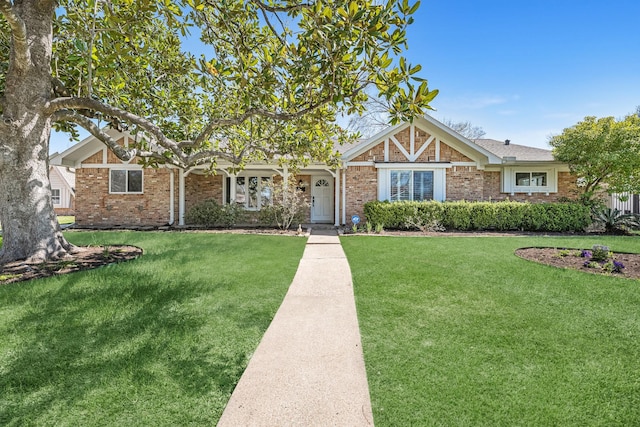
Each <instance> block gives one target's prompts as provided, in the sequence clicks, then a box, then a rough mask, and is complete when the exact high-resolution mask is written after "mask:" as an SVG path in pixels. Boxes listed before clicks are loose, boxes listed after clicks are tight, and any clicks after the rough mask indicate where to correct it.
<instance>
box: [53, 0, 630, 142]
mask: <svg viewBox="0 0 640 427" xmlns="http://www.w3.org/2000/svg"><path fill="white" fill-rule="evenodd" d="M411 3H413V2H411ZM414 18H415V22H414V24H413V25H412V26H411V27H410V28H409V32H408V42H409V49H408V50H407V51H406V52H405V56H406V57H407V59H408V60H409V62H410V63H412V64H413V65H416V64H421V65H422V67H423V68H422V71H421V72H420V74H419V75H420V77H424V78H426V79H428V81H429V87H430V88H431V89H438V90H439V91H440V93H439V95H438V96H437V97H436V98H435V100H434V101H433V103H432V107H434V108H435V110H436V111H435V112H432V114H431V115H432V116H433V117H435V118H436V119H439V120H452V121H454V122H459V121H469V122H471V123H472V124H473V125H475V126H480V127H481V128H482V129H483V130H484V131H485V132H486V136H485V137H486V138H493V139H497V140H501V141H502V140H505V139H509V140H511V142H512V143H514V144H522V145H528V146H532V147H539V148H549V145H548V140H549V138H550V137H551V136H553V135H557V134H560V133H562V130H563V129H565V128H567V127H571V126H573V125H575V124H576V123H578V122H579V121H580V120H582V119H583V118H584V117H585V116H597V117H606V116H613V117H617V118H621V117H624V116H625V115H627V114H630V113H632V112H633V111H635V109H636V106H638V105H640V1H638V0H609V1H608V2H605V1H600V0H598V1H596V0H555V1H549V0H537V1H531V0H529V1H526V0H484V1H481V0H423V1H422V3H421V5H420V8H419V9H418V11H417V12H416V14H415V15H414ZM83 136H86V133H83ZM72 144H73V143H72V142H69V138H68V136H66V135H64V134H54V135H52V138H51V148H50V152H51V153H53V152H56V151H58V152H61V151H64V150H66V149H67V148H69V147H70V146H71V145H72Z"/></svg>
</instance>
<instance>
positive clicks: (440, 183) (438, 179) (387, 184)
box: [378, 163, 447, 202]
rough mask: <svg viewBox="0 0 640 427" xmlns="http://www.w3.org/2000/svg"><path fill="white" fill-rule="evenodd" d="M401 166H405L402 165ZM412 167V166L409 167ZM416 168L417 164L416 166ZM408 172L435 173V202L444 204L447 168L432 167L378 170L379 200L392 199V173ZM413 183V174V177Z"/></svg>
mask: <svg viewBox="0 0 640 427" xmlns="http://www.w3.org/2000/svg"><path fill="white" fill-rule="evenodd" d="M401 165H404V164H403V163H401ZM409 166H411V165H409ZM414 166H415V164H414ZM392 170H396V171H397V170H408V171H411V172H433V200H437V201H440V202H443V201H445V200H446V199H447V173H446V168H432V167H428V166H426V167H400V168H379V169H378V200H390V199H391V171H392ZM411 181H412V182H413V174H412V176H411Z"/></svg>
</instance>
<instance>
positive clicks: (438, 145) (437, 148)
mask: <svg viewBox="0 0 640 427" xmlns="http://www.w3.org/2000/svg"><path fill="white" fill-rule="evenodd" d="M439 161H440V138H436V162H439Z"/></svg>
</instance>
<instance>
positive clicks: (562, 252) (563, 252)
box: [557, 249, 571, 258]
mask: <svg viewBox="0 0 640 427" xmlns="http://www.w3.org/2000/svg"><path fill="white" fill-rule="evenodd" d="M569 255H571V250H570V249H561V250H560V251H559V252H558V253H557V256H559V257H560V258H564V257H567V256H569Z"/></svg>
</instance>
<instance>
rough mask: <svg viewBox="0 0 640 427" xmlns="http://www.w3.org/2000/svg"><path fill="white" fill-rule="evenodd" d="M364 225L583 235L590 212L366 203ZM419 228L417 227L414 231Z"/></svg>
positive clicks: (569, 206)
mask: <svg viewBox="0 0 640 427" xmlns="http://www.w3.org/2000/svg"><path fill="white" fill-rule="evenodd" d="M364 213H365V216H366V217H367V221H371V222H373V223H374V224H382V225H383V226H384V227H385V228H387V229H406V228H410V227H416V225H417V224H419V225H422V226H426V225H429V224H437V225H441V226H443V227H444V228H446V229H452V230H460V231H466V230H501V231H503V230H527V231H558V232H566V231H582V230H584V229H585V228H586V227H587V226H588V225H589V224H590V223H591V217H590V214H589V208H587V207H585V206H583V205H581V204H578V203H538V204H536V203H522V202H512V201H506V202H466V201H456V202H444V203H441V202H434V201H428V202H393V203H390V202H386V201H385V202H378V201H374V202H368V203H366V204H365V208H364ZM417 228H420V227H417Z"/></svg>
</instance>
